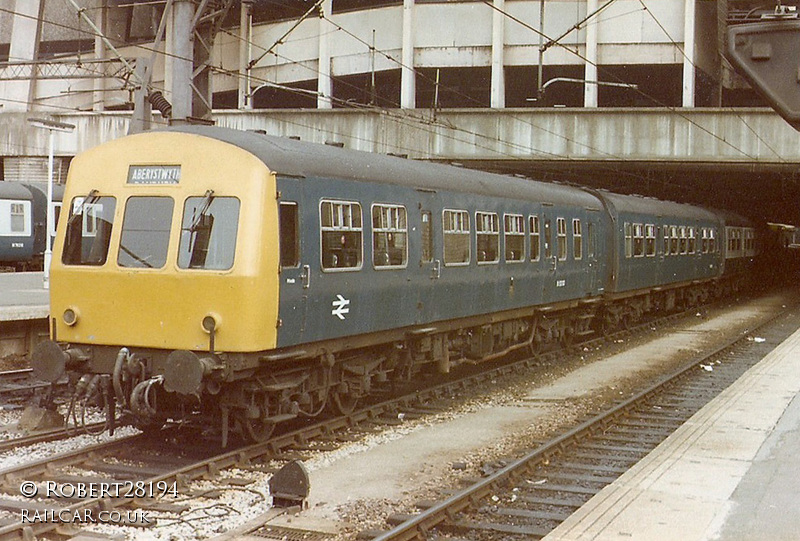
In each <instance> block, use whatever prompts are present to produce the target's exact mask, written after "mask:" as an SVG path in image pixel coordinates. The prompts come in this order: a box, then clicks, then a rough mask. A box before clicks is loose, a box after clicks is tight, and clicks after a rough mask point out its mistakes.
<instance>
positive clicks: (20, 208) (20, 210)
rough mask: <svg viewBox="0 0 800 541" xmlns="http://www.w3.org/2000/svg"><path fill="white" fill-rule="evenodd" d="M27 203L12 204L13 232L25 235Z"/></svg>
mask: <svg viewBox="0 0 800 541" xmlns="http://www.w3.org/2000/svg"><path fill="white" fill-rule="evenodd" d="M25 206H26V205H25V203H11V232H12V233H25Z"/></svg>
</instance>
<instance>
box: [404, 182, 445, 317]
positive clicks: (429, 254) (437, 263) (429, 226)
mask: <svg viewBox="0 0 800 541" xmlns="http://www.w3.org/2000/svg"><path fill="white" fill-rule="evenodd" d="M418 192H419V195H420V205H419V211H418V212H419V217H418V219H419V229H418V231H416V232H415V233H414V234H415V235H416V236H417V238H418V239H419V254H418V255H419V268H420V269H422V272H421V273H420V275H419V276H420V277H419V279H420V287H418V288H417V292H418V295H419V297H418V299H417V313H416V318H415V321H416V323H423V322H425V321H430V320H431V318H432V317H433V316H434V314H435V313H436V311H437V305H438V303H439V302H440V301H441V299H439V298H438V296H437V292H439V290H440V286H439V282H440V279H441V277H442V271H443V264H442V260H441V253H442V250H441V247H440V246H441V240H440V236H439V231H441V224H440V225H439V226H436V225H435V224H437V223H439V220H441V218H439V219H438V220H437V216H436V212H435V211H434V208H435V207H436V206H437V205H436V204H435V202H436V194H435V193H434V192H427V191H422V190H418ZM409 212H412V211H411V210H410V209H409ZM409 244H411V246H413V245H414V243H409ZM412 253H413V252H412ZM412 257H413V256H412ZM411 263H413V261H411V262H410V264H411Z"/></svg>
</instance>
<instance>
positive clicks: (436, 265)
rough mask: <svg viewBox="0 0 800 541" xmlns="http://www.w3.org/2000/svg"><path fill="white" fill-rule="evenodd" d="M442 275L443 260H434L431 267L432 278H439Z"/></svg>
mask: <svg viewBox="0 0 800 541" xmlns="http://www.w3.org/2000/svg"><path fill="white" fill-rule="evenodd" d="M441 276H442V262H441V261H440V260H438V259H434V260H433V267H431V280H438V279H439V278H440V277H441Z"/></svg>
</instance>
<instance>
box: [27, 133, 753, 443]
mask: <svg viewBox="0 0 800 541" xmlns="http://www.w3.org/2000/svg"><path fill="white" fill-rule="evenodd" d="M65 197H66V198H65V201H66V202H67V203H66V204H67V208H68V211H65V217H64V218H63V219H62V220H61V221H60V223H59V230H58V236H57V241H56V246H55V253H54V259H53V264H52V269H51V318H52V321H51V338H52V341H46V342H44V343H42V344H40V345H39V346H38V347H37V348H36V350H35V351H34V354H33V356H32V365H33V367H34V370H35V371H36V373H37V374H38V375H39V377H40V378H42V379H44V380H47V381H55V380H56V379H58V378H59V377H60V376H61V375H62V374H63V373H64V371H65V370H67V371H69V372H70V373H71V374H74V375H82V377H81V379H80V381H78V383H77V384H76V398H75V402H74V404H73V405H74V406H75V404H78V406H76V407H79V406H80V405H81V404H83V405H86V404H90V403H100V404H101V405H103V406H104V407H106V408H107V410H108V411H109V413H110V415H109V417H110V418H113V417H114V415H113V412H114V409H115V408H120V409H122V410H123V411H124V412H125V413H126V414H127V415H128V416H129V417H130V418H133V419H134V421H135V422H136V423H137V424H138V425H139V426H142V427H145V428H146V427H158V426H161V424H162V423H163V422H164V420H166V419H167V418H181V417H183V416H200V417H206V418H207V422H209V423H212V424H213V426H216V427H219V429H220V430H221V432H222V439H223V442H225V441H227V436H228V433H229V432H230V431H235V432H238V433H240V434H242V435H244V436H245V437H247V438H251V439H256V440H258V439H263V438H266V437H267V436H268V435H269V434H270V433H271V431H272V429H273V427H274V426H275V425H276V424H277V423H280V422H283V421H286V420H289V419H294V418H297V417H301V416H314V415H317V414H318V413H319V412H321V411H323V410H324V409H325V408H326V407H333V408H334V409H336V410H338V411H339V412H342V413H347V412H349V411H352V409H353V408H354V407H355V405H356V403H357V402H358V400H359V399H361V398H362V397H364V396H365V395H367V394H369V393H370V392H371V391H373V390H374V389H375V388H376V387H381V386H385V385H390V384H392V383H393V382H399V381H410V380H412V379H413V378H415V377H419V376H420V374H421V373H423V372H425V371H438V372H447V371H449V370H450V368H451V367H452V366H454V365H456V364H458V363H462V362H479V361H485V360H488V359H492V358H496V357H498V356H501V355H505V354H507V353H509V352H511V351H514V350H518V349H527V350H529V351H536V350H538V349H540V348H543V347H547V346H549V345H552V344H557V343H569V342H570V341H571V340H573V339H574V338H575V337H576V336H580V335H585V334H590V333H594V332H605V331H609V330H611V329H614V328H617V327H619V326H621V325H628V324H630V323H633V322H635V321H637V320H638V319H640V318H641V317H642V316H643V315H645V314H647V313H651V312H654V311H668V310H672V309H675V308H680V307H687V306H691V305H693V304H696V303H698V302H701V301H704V300H706V299H709V298H711V297H714V296H717V295H721V294H724V293H725V292H728V291H731V290H734V289H736V288H737V287H739V286H740V284H741V281H742V279H743V278H744V277H745V276H747V274H748V267H749V265H751V264H752V260H753V257H754V256H755V254H756V233H755V231H756V230H755V228H754V227H753V226H752V224H750V223H749V222H748V221H747V220H744V219H743V218H741V217H737V216H734V215H731V214H729V213H721V212H715V211H711V210H706V209H702V208H697V207H693V206H689V205H684V204H678V203H672V202H665V201H658V200H655V199H649V198H642V197H636V196H624V195H618V194H612V193H606V192H599V191H594V190H588V189H581V188H577V187H571V186H565V185H557V184H547V183H542V182H535V181H530V180H524V179H519V178H513V177H507V176H501V175H494V174H489V173H483V172H479V171H473V170H466V169H461V168H456V167H450V166H444V165H436V164H429V163H421V162H416V161H412V160H406V159H402V158H395V157H389V156H381V155H374V154H369V153H363V152H356V151H348V150H344V149H340V148H336V147H331V146H325V145H314V144H309V143H303V142H299V141H294V140H290V139H283V138H276V137H269V136H265V135H260V134H257V133H252V132H240V131H233V130H226V129H221V128H212V127H188V126H187V127H180V128H172V129H169V130H164V131H158V132H150V133H145V134H139V135H133V136H129V137H125V138H122V139H119V140H116V141H113V142H110V143H107V144H104V145H101V146H99V147H96V148H94V149H92V150H89V151H87V152H85V153H83V154H82V155H80V156H78V157H77V158H75V160H74V161H73V162H72V165H71V167H70V171H69V177H68V183H67V193H66V195H65Z"/></svg>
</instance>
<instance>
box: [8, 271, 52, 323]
mask: <svg viewBox="0 0 800 541" xmlns="http://www.w3.org/2000/svg"><path fill="white" fill-rule="evenodd" d="M43 283H44V276H43V274H42V273H41V272H7V273H0V321H26V320H30V319H47V316H48V313H49V310H50V292H49V291H48V290H47V289H44V287H43Z"/></svg>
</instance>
